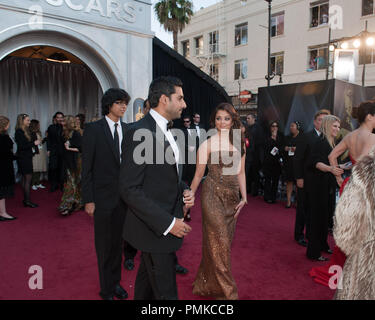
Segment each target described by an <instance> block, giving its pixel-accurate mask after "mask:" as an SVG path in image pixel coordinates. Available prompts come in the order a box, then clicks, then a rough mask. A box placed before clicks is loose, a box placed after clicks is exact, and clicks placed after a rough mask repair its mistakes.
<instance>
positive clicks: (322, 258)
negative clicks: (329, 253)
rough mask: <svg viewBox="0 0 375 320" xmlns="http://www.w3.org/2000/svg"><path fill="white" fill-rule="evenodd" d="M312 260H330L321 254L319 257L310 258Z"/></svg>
mask: <svg viewBox="0 0 375 320" xmlns="http://www.w3.org/2000/svg"><path fill="white" fill-rule="evenodd" d="M309 259H310V260H312V261H328V260H329V259H328V258H326V257H323V256H320V257H319V258H313V259H312V258H309Z"/></svg>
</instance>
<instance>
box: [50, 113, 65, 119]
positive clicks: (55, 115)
mask: <svg viewBox="0 0 375 320" xmlns="http://www.w3.org/2000/svg"><path fill="white" fill-rule="evenodd" d="M59 114H61V115H62V116H63V117H65V116H64V114H63V113H62V112H61V111H57V112H56V113H55V114H54V115H53V118H52V120H55V119H56V117H57V116H58V115H59Z"/></svg>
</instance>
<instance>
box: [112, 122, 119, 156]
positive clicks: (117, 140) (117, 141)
mask: <svg viewBox="0 0 375 320" xmlns="http://www.w3.org/2000/svg"><path fill="white" fill-rule="evenodd" d="M117 127H118V123H115V133H114V135H113V143H114V144H115V150H116V154H117V156H118V158H119V159H120V138H119V136H118V132H117Z"/></svg>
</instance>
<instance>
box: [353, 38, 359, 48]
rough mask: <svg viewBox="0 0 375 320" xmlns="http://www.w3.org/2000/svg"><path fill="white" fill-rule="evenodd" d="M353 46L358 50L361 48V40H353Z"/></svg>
mask: <svg viewBox="0 0 375 320" xmlns="http://www.w3.org/2000/svg"><path fill="white" fill-rule="evenodd" d="M353 46H354V48H356V49H358V48H359V47H360V46H361V40H359V39H355V40H354V41H353Z"/></svg>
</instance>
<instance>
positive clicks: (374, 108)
mask: <svg viewBox="0 0 375 320" xmlns="http://www.w3.org/2000/svg"><path fill="white" fill-rule="evenodd" d="M368 114H371V115H372V116H373V115H375V100H368V101H364V102H362V103H361V104H360V105H359V106H358V107H357V108H353V111H352V117H353V118H355V119H357V120H358V122H359V124H362V123H363V122H365V120H366V117H367V115H368Z"/></svg>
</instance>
